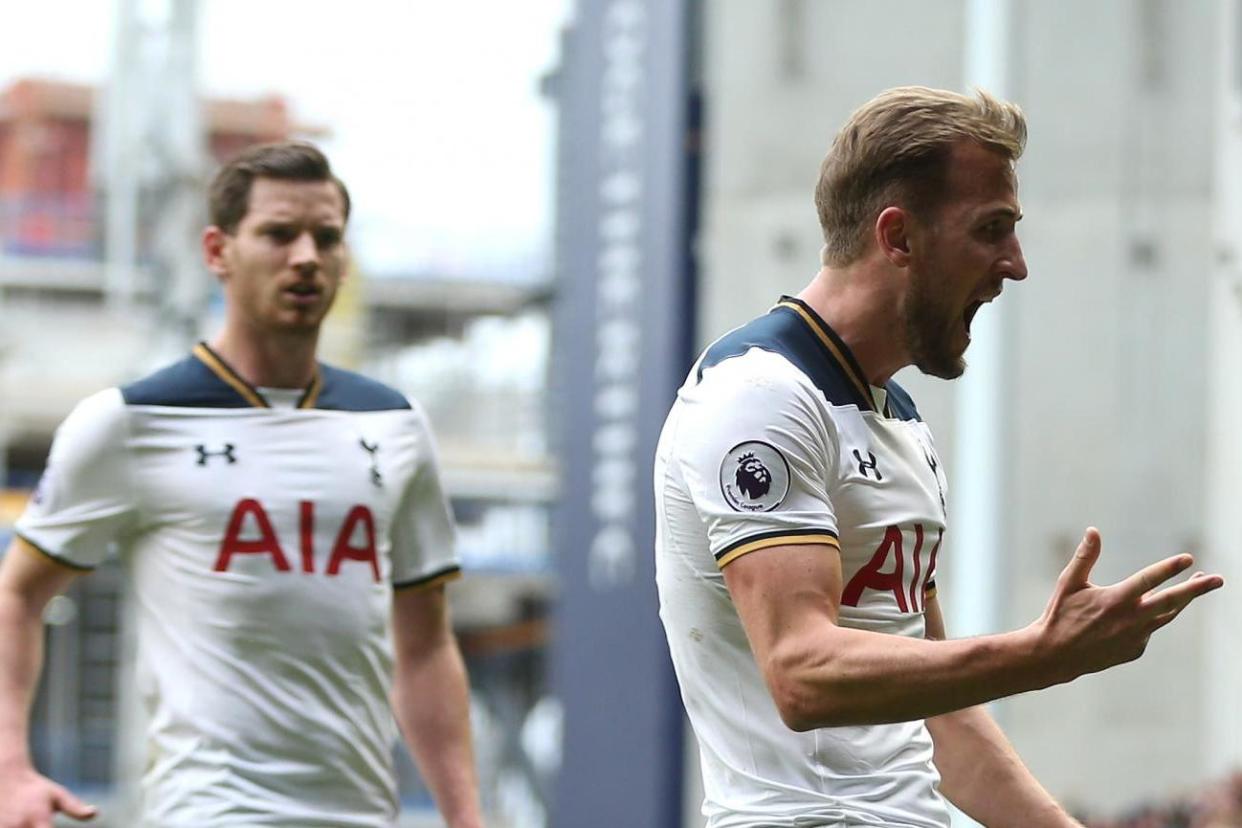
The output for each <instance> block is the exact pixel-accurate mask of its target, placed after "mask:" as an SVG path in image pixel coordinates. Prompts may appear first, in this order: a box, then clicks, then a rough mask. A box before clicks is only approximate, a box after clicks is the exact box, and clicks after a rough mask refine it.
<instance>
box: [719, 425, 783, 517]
mask: <svg viewBox="0 0 1242 828" xmlns="http://www.w3.org/2000/svg"><path fill="white" fill-rule="evenodd" d="M720 491H721V494H723V495H724V499H725V501H726V502H727V503H728V504H729V506H731V507H732V508H733V509H735V510H736V511H739V512H770V511H771V510H773V509H775V508H776V507H777V506H779V505H780V504H781V502H782V501H783V500H784V499H785V495H786V494H788V493H789V463H788V462H786V460H785V456H784V455H783V454H781V452H780V450H779V449H777V448H776V447H775V446H773V445H770V444H769V443H764V442H762V441H759V440H748V441H747V442H745V443H739V444H738V445H736V446H734V447H733V448H732V449H730V450H729V453H728V454H727V455H725V458H724V461H723V462H722V463H721V464H720Z"/></svg>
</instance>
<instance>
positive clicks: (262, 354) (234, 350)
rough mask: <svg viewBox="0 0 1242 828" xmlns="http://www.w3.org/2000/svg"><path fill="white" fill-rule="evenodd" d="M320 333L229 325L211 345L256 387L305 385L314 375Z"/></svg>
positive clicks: (298, 386) (299, 386) (294, 386)
mask: <svg viewBox="0 0 1242 828" xmlns="http://www.w3.org/2000/svg"><path fill="white" fill-rule="evenodd" d="M318 342H319V332H318V331H312V332H301V331H299V332H297V333H270V332H263V333H261V332H258V331H252V330H246V329H243V328H241V327H240V326H237V325H226V326H225V329H224V330H223V331H222V332H221V333H220V335H219V336H218V337H216V339H215V340H214V341H213V342H212V343H211V348H212V350H214V351H215V352H216V353H217V354H219V355H220V357H221V358H222V359H224V361H225V362H227V363H228V364H229V366H230V367H232V369H233V370H234V371H236V372H237V373H238V374H239V375H241V377H242V379H244V380H245V381H246V382H248V383H250V384H251V385H253V386H255V387H256V388H304V387H305V386H306V385H307V384H308V383H309V382H310V381H311V379H312V378H313V377H314V376H315V366H316V361H315V351H316V348H317V346H318Z"/></svg>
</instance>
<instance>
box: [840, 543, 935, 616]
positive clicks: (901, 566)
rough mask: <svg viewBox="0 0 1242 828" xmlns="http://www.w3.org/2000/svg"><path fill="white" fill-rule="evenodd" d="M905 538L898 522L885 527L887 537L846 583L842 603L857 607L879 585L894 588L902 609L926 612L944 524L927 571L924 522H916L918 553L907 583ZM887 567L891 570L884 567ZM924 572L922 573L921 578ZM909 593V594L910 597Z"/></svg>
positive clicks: (895, 596)
mask: <svg viewBox="0 0 1242 828" xmlns="http://www.w3.org/2000/svg"><path fill="white" fill-rule="evenodd" d="M903 538H904V535H903V533H902V531H901V529H899V528H898V527H896V526H890V527H888V528H887V529H885V530H884V540H882V541H880V547H879V549H876V550H875V554H874V555H872V556H871V560H870V561H868V562H867V563H866V564H864V565H863V567H862V569H860V570H858V572H856V573H854V577H853V578H850V582H849V583H848V584H846V585H845V591H844V592H842V593H841V603H842V604H844V605H846V606H850V607H856V606H858V602H859V600H860V599H861V598H862V594H863V590H867V589H875V590H879V591H881V592H891V593H892V594H893V597H894V598H895V599H896V601H897V607H898V609H900V610H901V611H902V612H922V611H923V610H924V609H926V605H925V604H924V598H925V593H926V591H927V584H928V583H929V582H930V581H931V578H932V574H933V573H935V571H936V553H938V552H939V551H940V541H941V540H942V539H943V538H944V528H943V527H941V528H940V530H939V534H938V535H937V536H936V545H935V546H933V547H932V550H931V555H930V556H929V560H928V561H927V573H926V574H923V572H922V569H923V554H922V553H923V524H921V523H916V524H914V554H913V555H912V556H911V557H913V559H914V563H913V565H912V568H913V570H914V574H913V575H912V576H911V578H910V581H909V583H908V584H907V583H906V554H905V550H904V548H903V547H904V541H903ZM890 555H891V556H892V558H893V564H892V566H891V569H890V568H889V563H888V559H889V557H890ZM885 569H888V571H887V572H886V571H884V570H885ZM920 575H922V580H921V581H920V580H919V576H920ZM907 596H909V598H908V600H907Z"/></svg>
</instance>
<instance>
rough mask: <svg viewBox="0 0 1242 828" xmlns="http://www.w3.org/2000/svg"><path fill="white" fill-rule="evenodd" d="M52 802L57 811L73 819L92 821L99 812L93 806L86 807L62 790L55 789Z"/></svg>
mask: <svg viewBox="0 0 1242 828" xmlns="http://www.w3.org/2000/svg"><path fill="white" fill-rule="evenodd" d="M53 801H54V803H55V806H56V810H57V811H59V812H61V813H63V814H68V815H69V816H71V817H73V818H74V819H94V818H95V815H96V814H97V813H98V812H99V809H98V808H96V807H95V806H94V805H87V804H86V803H85V802H83V801H82V800H80V799H78V798H77V797H76V796H74V795H73V794H71V793H69V792H68V791H67V790H65V789H64V788H57V790H56V795H55V797H54V800H53Z"/></svg>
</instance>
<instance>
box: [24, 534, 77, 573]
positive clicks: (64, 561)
mask: <svg viewBox="0 0 1242 828" xmlns="http://www.w3.org/2000/svg"><path fill="white" fill-rule="evenodd" d="M13 535H14V537H17V538H19V539H20V540H21V541H22V542H23V543H25V544H26V546H29V547H30V548H31V549H33V550H34V551H35V552H38V553H39V554H40V555H42V556H43V557H45V558H47V559H48V560H50V561H51V562H52V563H55V564H58V565H60V566H63V567H65V568H66V569H72V570H73V571H74V572H94V571H95V567H93V566H85V565H83V564H80V563H74V562H73V561H71V560H69V559H68V558H65V557H63V556H61V555H57V554H56V553H54V552H49V551H47V550H46V549H44V548H43V547H42V546H40V545H39V544H37V543H35V542H34V541H32V540H31V539H30V538H28V537H26V536H25V535H23V534H22V533H21V532H19V531H17V530H16V529H14V530H13Z"/></svg>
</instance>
